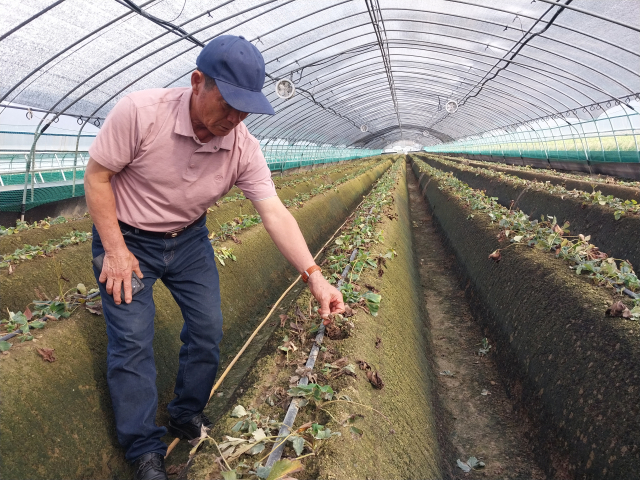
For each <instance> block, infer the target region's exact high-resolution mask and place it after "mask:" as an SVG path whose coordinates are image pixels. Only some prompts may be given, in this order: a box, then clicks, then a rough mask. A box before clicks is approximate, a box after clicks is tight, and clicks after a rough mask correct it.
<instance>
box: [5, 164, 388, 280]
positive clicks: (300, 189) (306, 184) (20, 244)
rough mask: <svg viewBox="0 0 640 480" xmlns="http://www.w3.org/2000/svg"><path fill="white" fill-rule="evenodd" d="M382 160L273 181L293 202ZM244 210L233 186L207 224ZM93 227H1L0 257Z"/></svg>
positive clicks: (61, 221)
mask: <svg viewBox="0 0 640 480" xmlns="http://www.w3.org/2000/svg"><path fill="white" fill-rule="evenodd" d="M380 160H381V158H380V157H373V158H368V159H365V160H359V161H354V162H348V163H345V164H341V165H334V164H332V165H330V166H328V167H325V168H318V169H314V171H313V172H307V173H298V174H291V175H285V176H283V177H276V178H273V181H274V184H275V185H276V188H277V189H278V190H280V192H279V195H280V197H281V198H282V199H283V200H290V199H292V198H294V197H295V196H296V195H298V194H300V195H304V194H309V193H310V192H311V191H312V190H313V189H314V188H318V187H320V186H322V185H328V184H331V183H334V182H339V181H341V180H342V179H344V178H345V177H348V176H349V175H352V174H354V173H356V172H358V171H360V170H363V169H366V168H367V166H371V165H374V164H375V163H376V162H379V161H380ZM237 202H239V203H237ZM230 204H234V205H233V206H231V205H230ZM222 207H225V208H222ZM243 210H244V213H245V214H255V213H256V212H255V209H254V208H253V206H252V205H251V202H250V201H248V200H246V199H245V197H244V195H242V192H241V191H240V190H239V189H238V188H236V187H234V188H232V189H231V191H230V192H229V193H228V194H227V195H225V196H224V197H223V198H221V199H220V200H219V201H218V202H217V203H216V205H215V206H214V207H212V208H211V209H210V212H215V213H216V216H215V218H213V217H212V218H211V219H210V222H209V223H208V224H207V225H208V227H209V228H210V229H215V228H217V227H218V224H217V223H216V219H217V220H218V221H219V222H220V223H224V222H227V221H229V220H230V219H231V218H233V217H234V216H237V215H238V212H239V213H243ZM92 224H93V222H92V220H91V218H90V217H89V216H88V215H85V216H84V217H81V218H65V217H56V218H53V219H49V218H48V219H44V220H40V221H37V222H32V223H26V222H16V225H15V226H12V227H0V255H6V254H11V253H13V252H15V250H17V249H22V248H24V245H33V246H35V245H39V244H44V243H46V242H48V241H50V240H58V239H63V238H64V237H65V236H66V235H69V234H71V233H73V232H74V231H79V232H90V231H91V225H92ZM0 263H1V260H0ZM0 268H1V267H0Z"/></svg>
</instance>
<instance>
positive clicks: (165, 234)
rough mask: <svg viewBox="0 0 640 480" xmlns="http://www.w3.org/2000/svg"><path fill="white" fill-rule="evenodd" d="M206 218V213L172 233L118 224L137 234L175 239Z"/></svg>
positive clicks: (122, 223) (119, 222)
mask: <svg viewBox="0 0 640 480" xmlns="http://www.w3.org/2000/svg"><path fill="white" fill-rule="evenodd" d="M206 216H207V212H204V213H203V214H202V215H200V216H199V217H198V218H197V219H196V220H194V221H193V222H191V223H190V224H189V225H187V226H186V227H182V228H178V229H176V230H171V231H170V232H151V231H149V230H142V229H141V228H137V227H134V226H132V225H129V224H128V223H124V222H121V221H120V220H118V224H119V225H120V227H122V228H125V229H128V230H135V232H136V233H142V234H144V235H151V236H152V237H160V238H175V237H179V236H180V235H182V234H183V233H184V232H186V231H187V230H188V229H189V228H191V227H193V226H194V225H195V224H196V223H198V222H199V221H200V220H202V219H203V218H205V217H206Z"/></svg>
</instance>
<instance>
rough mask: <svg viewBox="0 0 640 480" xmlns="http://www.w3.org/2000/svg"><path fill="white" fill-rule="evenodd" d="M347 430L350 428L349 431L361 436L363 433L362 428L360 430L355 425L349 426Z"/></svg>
mask: <svg viewBox="0 0 640 480" xmlns="http://www.w3.org/2000/svg"><path fill="white" fill-rule="evenodd" d="M349 430H351V433H355V434H356V435H358V436H359V437H361V436H362V434H363V432H362V430H360V429H359V428H356V427H351V428H350V429H349Z"/></svg>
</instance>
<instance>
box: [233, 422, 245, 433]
mask: <svg viewBox="0 0 640 480" xmlns="http://www.w3.org/2000/svg"><path fill="white" fill-rule="evenodd" d="M242 425H244V420H240V421H239V422H238V423H236V424H235V425H234V426H233V428H232V429H231V431H232V432H239V431H240V430H242Z"/></svg>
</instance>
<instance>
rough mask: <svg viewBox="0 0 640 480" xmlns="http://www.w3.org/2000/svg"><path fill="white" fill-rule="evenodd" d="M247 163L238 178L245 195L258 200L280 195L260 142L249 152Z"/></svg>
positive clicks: (252, 199) (237, 182)
mask: <svg viewBox="0 0 640 480" xmlns="http://www.w3.org/2000/svg"><path fill="white" fill-rule="evenodd" d="M243 163H244V162H243ZM245 165H246V168H244V169H243V170H242V171H241V172H240V174H239V175H238V179H237V180H236V186H237V187H238V188H239V189H240V190H242V193H244V196H245V197H247V198H248V199H249V200H251V201H254V202H258V201H260V200H266V199H267V198H271V197H275V196H277V195H278V194H277V193H276V186H275V185H274V184H273V180H271V170H269V166H268V165H267V161H266V160H265V158H264V155H263V154H262V150H260V144H259V143H258V142H256V146H255V148H254V149H252V150H251V152H250V153H249V155H248V158H247V161H246V164H245Z"/></svg>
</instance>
